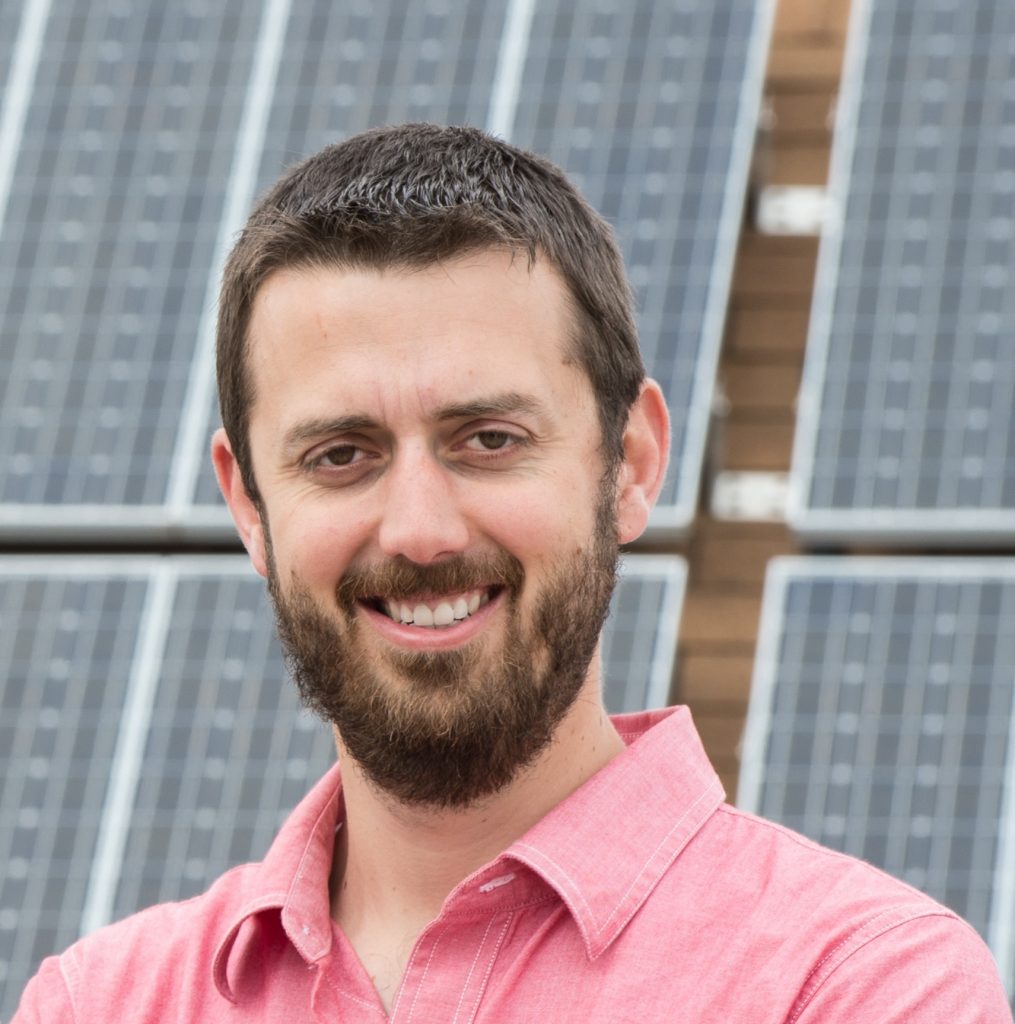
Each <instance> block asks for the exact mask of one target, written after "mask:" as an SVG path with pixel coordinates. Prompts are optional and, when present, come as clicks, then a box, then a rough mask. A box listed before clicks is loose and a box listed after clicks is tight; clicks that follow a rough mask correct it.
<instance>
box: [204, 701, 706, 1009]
mask: <svg viewBox="0 0 1015 1024" xmlns="http://www.w3.org/2000/svg"><path fill="white" fill-rule="evenodd" d="M613 723H614V725H615V727H616V728H617V730H618V732H619V733H620V735H621V737H622V738H623V739H624V741H625V743H627V744H628V748H627V750H625V751H624V752H623V753H621V754H620V755H618V756H617V757H615V758H614V759H613V760H612V761H610V763H609V764H607V765H606V766H605V767H604V768H603V769H602V770H601V771H599V772H597V773H596V774H595V775H594V776H592V778H591V779H589V780H588V781H587V782H585V783H584V784H583V785H582V786H580V787H579V788H578V789H577V790H576V791H575V792H574V793H572V794H571V795H570V796H569V797H568V798H567V799H566V800H564V801H563V802H562V803H560V804H559V805H558V806H557V807H555V808H554V809H553V810H552V811H550V813H549V814H547V815H546V816H545V817H544V818H542V819H541V820H540V821H539V822H537V823H536V825H535V826H533V828H531V829H530V830H529V831H528V832H527V833H526V834H525V835H524V836H522V838H521V839H519V840H518V841H517V842H515V843H514V844H512V845H511V846H510V847H509V848H508V849H507V850H506V851H505V852H504V854H503V855H502V856H501V857H500V858H498V861H500V862H503V860H504V859H506V858H512V859H514V860H515V861H518V862H520V863H522V864H524V865H526V866H527V867H528V868H529V869H530V870H532V871H534V872H535V873H536V874H537V875H539V876H540V877H541V878H542V879H543V880H544V881H545V882H546V883H547V884H548V885H550V886H551V887H552V888H553V889H554V890H556V892H557V893H558V894H559V896H560V898H561V899H562V900H563V901H564V903H565V905H566V906H567V907H568V908H569V910H570V912H571V914H572V916H573V917H574V920H575V922H576V924H577V926H578V928H579V930H580V931H581V934H582V937H583V939H584V942H585V949H586V952H587V953H588V956H589V957H590V959H594V958H595V957H597V956H599V955H600V954H601V953H602V952H603V951H604V950H605V949H606V948H607V947H608V946H609V945H610V943H611V942H612V941H613V940H614V939H615V938H616V937H617V936H618V935H619V934H620V932H621V931H623V929H624V926H625V925H626V924H627V922H628V921H630V919H631V918H632V917H633V916H634V914H635V912H636V911H637V910H638V908H639V907H640V906H641V905H642V903H644V901H645V900H646V899H647V898H648V896H649V894H650V893H651V892H652V890H653V889H654V888H655V886H656V884H657V883H658V882H659V879H660V878H661V877H662V876H663V874H664V873H665V872H666V870H667V869H668V868H669V867H670V865H671V864H672V863H673V861H674V860H675V859H676V858H677V856H678V855H679V854H680V852H681V850H683V848H684V847H685V846H686V845H687V844H688V842H690V840H691V839H692V838H693V836H694V835H695V834H696V833H697V832H698V830H699V829H700V828H701V827H702V825H703V824H704V823H705V821H706V820H707V819H708V818H709V817H710V816H711V815H712V814H713V813H714V811H715V810H716V808H717V807H718V806H719V805H720V804H721V803H722V801H723V799H724V793H723V789H722V785H721V783H720V782H719V778H718V776H717V775H716V774H715V772H714V770H713V769H712V766H711V765H710V764H709V761H708V758H707V756H706V755H705V751H704V749H703V748H702V746H701V741H700V739H699V738H698V734H697V732H696V731H695V728H694V725H693V723H692V722H691V716H690V713H689V711H688V709H687V708H667V709H664V710H661V711H645V712H638V713H636V714H631V715H618V716H614V717H613ZM341 789H342V785H341V776H340V772H339V766H338V765H337V764H336V765H335V766H334V767H333V768H332V769H331V770H330V771H329V772H328V773H327V774H326V775H325V776H324V778H322V779H321V780H320V782H318V783H317V785H316V786H315V787H314V788H313V789H312V790H311V791H310V793H309V794H307V796H306V797H305V798H304V799H303V800H302V801H301V802H300V804H299V805H298V806H297V807H296V809H295V810H294V811H293V813H292V814H291V815H290V817H289V818H288V820H287V821H286V823H285V824H284V825H283V827H282V829H281V830H280V832H279V833H278V835H277V836H276V838H275V841H274V842H273V843H272V845H271V848H270V849H269V851H268V854H267V856H266V857H265V859H264V860H263V861H262V862H261V863H260V864H259V865H255V866H253V867H251V868H249V869H247V870H249V871H250V873H251V877H250V881H249V884H248V886H247V887H246V892H245V894H244V897H242V898H241V901H240V907H239V909H238V910H237V912H236V913H235V914H234V915H232V916H231V918H230V924H229V926H228V927H227V928H226V929H225V931H224V933H223V936H222V939H221V941H220V942H219V943H218V947H217V951H216V954H215V959H214V963H213V974H214V979H215V984H216V986H217V987H218V989H219V991H220V992H221V993H222V994H223V995H224V996H225V997H226V998H227V999H229V1000H231V1001H234V1000H235V996H234V991H235V988H236V984H237V981H238V980H239V977H240V975H241V974H242V970H243V964H244V963H246V962H247V961H248V954H249V953H251V952H253V950H252V946H253V945H256V942H257V934H258V933H257V929H256V927H255V919H256V918H258V917H259V916H260V915H262V914H263V913H265V912H268V911H274V912H278V913H279V914H280V920H281V926H282V928H283V929H284V930H285V933H286V935H287V936H288V938H289V940H290V941H291V942H292V944H293V946H294V947H295V948H296V950H297V951H298V952H299V954H300V955H301V956H302V957H303V959H304V960H306V961H307V963H314V962H316V961H318V960H320V959H322V958H323V957H325V956H327V955H328V953H329V952H330V951H331V943H332V927H331V908H330V905H329V900H328V899H326V898H322V893H323V894H327V892H328V879H329V876H330V874H331V859H332V854H333V850H334V840H335V830H336V828H337V827H338V825H339V822H340V818H341V814H342V800H341ZM487 867H488V868H489V867H490V866H489V865H488V866H487ZM241 870H243V869H241ZM484 870H486V869H484Z"/></svg>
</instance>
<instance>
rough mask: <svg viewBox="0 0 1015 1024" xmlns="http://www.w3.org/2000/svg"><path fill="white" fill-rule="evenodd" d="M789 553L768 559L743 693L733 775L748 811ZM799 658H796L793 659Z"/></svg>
mask: <svg viewBox="0 0 1015 1024" xmlns="http://www.w3.org/2000/svg"><path fill="white" fill-rule="evenodd" d="M791 557H792V556H776V557H775V558H772V559H769V562H768V566H767V568H766V570H765V580H764V583H763V584H762V592H761V615H760V619H759V622H758V639H757V641H756V643H755V647H754V665H753V668H752V670H751V685H750V690H749V691H748V697H747V717H746V719H745V722H744V734H743V741H742V744H741V756H740V772H739V774H738V776H737V796H736V803H737V806H738V807H740V808H741V809H742V810H745V811H749V812H750V813H752V814H757V813H759V808H760V805H761V785H762V782H763V779H764V769H765V751H766V748H767V746H768V743H769V736H770V735H771V724H772V697H773V690H774V688H775V679H776V669H777V667H778V665H779V656H780V653H781V651H780V648H781V647H782V645H783V644H784V643H786V642H788V640H786V639H781V638H783V628H782V627H783V622H784V614H783V603H782V601H781V599H780V598H781V596H782V593H783V590H784V589H785V586H786V580H787V576H788V574H789V572H790V571H791V569H792V564H793V563H792V562H790V561H789V559H790V558H791ZM797 660H799V659H797Z"/></svg>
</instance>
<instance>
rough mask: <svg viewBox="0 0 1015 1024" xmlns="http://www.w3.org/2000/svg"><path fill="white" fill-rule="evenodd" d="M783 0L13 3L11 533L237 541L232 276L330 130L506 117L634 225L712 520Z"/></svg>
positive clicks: (0, 199) (622, 231)
mask: <svg viewBox="0 0 1015 1024" xmlns="http://www.w3.org/2000/svg"><path fill="white" fill-rule="evenodd" d="M773 6H774V5H773V3H772V2H771V0H764V2H761V3H758V2H756V0H681V2H675V3H672V4H657V3H655V2H654V0H631V2H625V3H620V2H618V0H577V2H575V0H548V2H547V3H541V4H538V5H533V4H531V3H524V2H518V0H515V2H512V3H510V4H500V3H491V2H489V0H466V2H464V3H461V4H449V3H447V2H446V0H428V2H426V3H419V4H408V3H406V2H405V0H352V2H349V3H344V4H334V3H330V2H329V0H308V2H306V3H300V4H292V3H291V2H290V0H262V3H260V4H256V5H255V4H251V3H245V2H241V0H225V2H223V3H221V4H212V5H209V4H201V3H196V2H183V3H179V4H170V5H165V4H163V3H160V2H158V0H138V2H131V3H126V2H125V0H98V2H96V0H28V2H26V3H24V4H21V3H12V2H10V0H7V2H4V3H0V29H3V28H7V29H9V30H10V31H0V71H5V72H6V79H5V81H6V83H7V86H6V88H5V90H4V92H3V97H2V98H3V103H2V115H0V155H2V154H3V153H5V152H7V153H9V154H10V157H11V161H10V165H9V167H7V166H6V165H5V170H4V171H3V172H0V536H3V537H6V538H9V539H10V538H13V539H15V540H19V539H23V538H25V537H31V538H32V539H33V540H36V541H38V540H54V539H55V540H60V541H66V540H68V539H71V540H75V541H76V540H78V539H80V538H82V537H87V538H90V539H92V540H98V541H105V540H110V539H114V540H117V539H122V538H123V537H125V536H129V537H133V538H134V539H135V540H140V541H149V540H153V539H161V540H164V539H166V538H169V539H175V538H179V537H181V536H184V537H188V538H190V539H194V538H197V539H208V538H219V539H222V538H226V537H229V536H231V527H230V525H229V522H228V518H227V516H226V514H225V510H224V507H223V506H222V505H221V502H220V500H219V497H218V494H217V490H216V488H215V485H214V481H213V479H212V477H211V474H210V472H209V471H208V467H207V462H208V460H207V457H206V452H207V439H208V436H209V433H210V431H211V429H212V427H213V425H214V423H215V422H216V418H217V416H216V412H215V402H214V395H213V383H212V359H211V354H212V331H213V312H214V304H215V291H216V287H217V278H218V268H219V267H220V265H221V262H222V259H223V258H224V254H225V252H226V250H227V248H228V246H229V244H230V242H231V240H232V238H233V237H234V234H235V231H236V230H237V229H238V227H239V226H240V225H241V224H242V221H243V219H244V218H245V216H246V212H247V210H248V209H249V205H250V203H251V201H252V198H253V197H254V196H255V195H256V193H257V192H258V191H259V190H260V189H261V188H263V187H265V186H266V185H267V184H268V183H269V182H271V181H272V180H274V178H276V177H277V175H278V174H279V173H280V171H281V170H282V169H283V167H284V166H286V165H288V164H290V163H291V162H293V161H294V160H296V159H297V158H299V157H301V156H303V155H306V154H308V153H310V152H313V151H315V150H317V149H318V148H320V147H321V146H322V145H324V144H325V143H327V142H331V141H334V140H336V139H340V138H343V137H345V136H347V135H349V134H351V133H353V132H356V131H358V130H360V129H363V128H366V127H369V126H371V125H377V124H383V123H391V122H396V121H401V120H405V119H427V120H435V121H451V122H459V121H466V122H471V123H474V124H479V125H489V126H490V127H492V128H495V129H496V130H498V131H501V132H503V133H504V134H507V135H508V136H509V137H510V138H512V139H513V140H515V141H517V142H518V143H520V144H522V145H526V146H533V147H535V148H537V149H539V150H540V151H542V152H545V153H547V154H549V155H550V156H551V157H553V158H555V159H557V160H559V161H561V162H562V163H563V164H564V165H565V167H566V168H567V169H568V170H569V171H571V172H572V173H573V174H574V176H575V177H576V178H577V179H578V180H579V181H580V183H581V184H582V185H583V186H584V188H585V190H586V192H587V194H588V195H589V198H590V199H591V200H592V202H593V203H594V204H596V205H598V206H599V207H600V209H602V210H603V211H604V212H605V214H606V215H607V216H608V217H609V218H610V219H611V220H613V222H614V223H615V225H616V228H617V231H618V234H619V237H620V240H621V243H622V245H623V248H624V251H625V255H626V257H627V259H628V261H629V266H630V268H631V274H632V279H633V282H634V285H635V288H636V291H637V293H638V297H639V304H640V310H641V324H642V330H643V337H644V341H645V348H646V353H647V356H648V361H649V364H650V369H651V370H652V371H653V372H654V373H655V374H656V375H657V376H658V377H659V378H660V379H661V380H662V382H663V384H664V386H665V388H666V390H667V392H668V396H669V398H670V401H671V408H672V410H673V413H674V422H675V425H674V453H675V455H676V456H677V457H676V458H675V459H674V462H673V464H674V466H676V467H679V472H675V474H674V476H673V477H672V479H671V481H670V482H669V484H668V486H667V492H666V495H665V496H664V501H663V507H662V508H661V511H660V514H659V516H658V517H657V519H656V520H654V524H655V526H656V528H659V529H668V530H670V531H673V530H677V529H680V528H682V527H684V526H686V525H687V524H688V522H689V521H690V519H691V516H692V514H693V510H694V507H695V504H696V492H697V482H698V479H699V477H700V467H701V460H702V457H703V449H704V434H705V426H706V423H707V418H708V413H709V409H710V407H711V396H712V391H713V382H714V376H715V369H716V362H717V355H718V346H719V340H720V335H721V329H722V319H723V315H724V309H725V300H726V294H727V289H728V283H729V278H730V273H731V269H732V264H733V256H734V246H733V242H734V239H735V237H736V232H737V228H738V225H739V218H740V212H741V209H742V205H743V200H744V193H745V188H746V175H747V167H748V164H749V154H750V150H751V145H752V142H753V135H754V129H755V123H756V118H757V111H758V106H759V102H760V94H761V86H762V73H763V68H764V57H765V52H766V48H767V40H768V35H769V32H770V24H771V14H772V8H773Z"/></svg>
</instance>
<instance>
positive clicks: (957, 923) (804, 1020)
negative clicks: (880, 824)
mask: <svg viewBox="0 0 1015 1024" xmlns="http://www.w3.org/2000/svg"><path fill="white" fill-rule="evenodd" d="M847 1022H848V1024H875V1022H877V1024H1012V1014H1011V1009H1010V1007H1009V1004H1008V998H1007V996H1006V995H1005V992H1004V988H1003V986H1002V984H1001V979H1000V977H999V975H998V972H997V966H996V964H995V963H994V959H993V957H992V956H991V954H990V951H989V950H988V949H987V947H986V945H985V944H984V942H983V940H982V939H981V938H980V937H979V935H977V934H976V932H975V931H974V930H973V929H972V928H971V927H970V926H969V925H968V924H966V922H964V921H962V920H960V919H958V918H955V917H952V916H950V915H947V914H943V913H942V914H936V915H927V916H921V917H916V918H911V919H909V920H907V921H905V922H902V923H900V924H897V925H895V926H894V927H892V928H890V929H887V930H885V931H883V932H880V933H878V934H876V935H874V936H872V937H871V938H870V939H869V941H865V942H862V943H860V944H858V945H857V946H856V948H854V949H852V950H851V951H850V952H849V954H848V955H847V956H845V957H843V958H842V959H841V960H839V961H836V962H830V963H829V964H827V965H826V969H825V970H824V971H822V970H821V969H819V970H818V971H816V973H815V976H814V977H813V978H812V981H811V983H810V984H809V985H808V986H806V987H805V989H804V990H803V992H802V993H801V995H800V998H799V999H798V1000H797V1004H796V1006H795V1007H794V1010H793V1012H792V1013H791V1014H790V1016H789V1017H788V1018H787V1024H847Z"/></svg>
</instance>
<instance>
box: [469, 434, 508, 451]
mask: <svg viewBox="0 0 1015 1024" xmlns="http://www.w3.org/2000/svg"><path fill="white" fill-rule="evenodd" d="M472 440H474V441H475V442H476V443H477V444H478V445H479V447H480V448H482V449H483V450H484V451H488V452H495V451H499V450H500V449H501V448H506V447H507V446H508V445H510V444H511V443H512V441H517V440H518V439H517V438H516V437H514V435H512V434H509V433H508V432H507V431H506V430H480V431H479V432H478V433H475V434H473V435H472Z"/></svg>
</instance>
